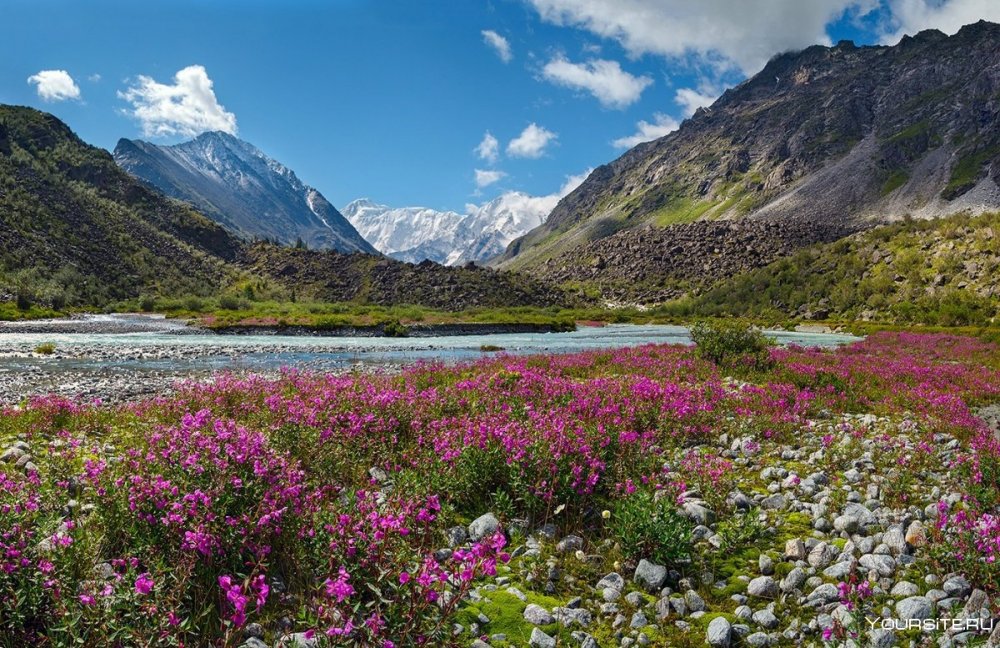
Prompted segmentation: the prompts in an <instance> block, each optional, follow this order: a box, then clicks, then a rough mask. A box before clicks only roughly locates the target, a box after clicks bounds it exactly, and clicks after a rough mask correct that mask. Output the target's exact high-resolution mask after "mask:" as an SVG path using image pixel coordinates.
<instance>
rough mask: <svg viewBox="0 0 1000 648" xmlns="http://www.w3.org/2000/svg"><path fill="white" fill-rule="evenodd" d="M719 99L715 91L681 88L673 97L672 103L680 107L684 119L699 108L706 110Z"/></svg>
mask: <svg viewBox="0 0 1000 648" xmlns="http://www.w3.org/2000/svg"><path fill="white" fill-rule="evenodd" d="M718 98H719V93H718V92H717V91H715V90H708V91H706V90H695V89H694V88H681V89H680V90H678V91H677V94H675V95H674V103H676V104H677V105H678V106H680V107H681V109H682V110H683V111H684V116H685V117H690V116H691V115H693V114H694V113H695V111H696V110H698V109H699V108H707V107H708V106H711V105H712V104H713V103H715V100H716V99H718Z"/></svg>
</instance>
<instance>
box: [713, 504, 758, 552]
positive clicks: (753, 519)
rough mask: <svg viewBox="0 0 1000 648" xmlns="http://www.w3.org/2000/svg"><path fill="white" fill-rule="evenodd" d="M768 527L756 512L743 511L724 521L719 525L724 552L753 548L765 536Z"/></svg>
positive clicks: (721, 547)
mask: <svg viewBox="0 0 1000 648" xmlns="http://www.w3.org/2000/svg"><path fill="white" fill-rule="evenodd" d="M765 530H766V527H765V526H764V523H763V522H761V521H760V517H759V513H758V512H757V511H756V510H753V509H751V510H749V511H743V512H742V513H737V514H736V515H734V516H732V517H730V518H727V519H725V520H722V521H721V522H719V525H718V532H719V537H720V538H722V545H721V546H720V547H719V548H720V549H721V550H722V551H739V550H740V549H745V548H747V547H751V546H753V545H754V543H755V542H756V541H757V540H758V539H760V538H761V536H763V535H764V531H765Z"/></svg>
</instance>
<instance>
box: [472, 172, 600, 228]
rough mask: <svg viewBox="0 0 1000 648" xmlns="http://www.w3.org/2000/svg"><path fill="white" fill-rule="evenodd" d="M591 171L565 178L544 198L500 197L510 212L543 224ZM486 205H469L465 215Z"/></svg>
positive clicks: (509, 193) (506, 194) (511, 194)
mask: <svg viewBox="0 0 1000 648" xmlns="http://www.w3.org/2000/svg"><path fill="white" fill-rule="evenodd" d="M591 171H593V169H587V170H586V171H584V172H583V173H580V174H578V175H571V176H566V180H565V182H563V184H562V186H561V187H559V189H558V190H557V191H556V192H555V193H551V194H547V195H545V196H531V195H528V194H526V193H523V192H520V191H506V192H504V193H503V194H501V196H502V198H503V202H504V204H505V205H506V206H507V207H508V208H509V209H510V210H511V211H514V212H517V213H521V214H531V215H534V216H535V217H536V218H538V220H539V222H544V220H545V219H546V218H547V217H548V215H549V213H550V212H551V211H552V210H553V209H555V207H556V205H557V204H558V203H559V201H560V200H562V199H563V198H564V197H565V196H567V195H569V194H570V193H571V192H572V191H573V190H574V189H576V188H577V187H579V186H580V185H581V184H582V183H583V181H584V180H586V179H587V176H589V175H590V173H591ZM488 204H489V203H483V204H482V205H476V204H474V203H469V204H467V205H466V206H465V211H466V213H467V214H470V215H474V214H477V213H479V212H480V211H481V210H482V209H483V208H484V207H486V205H488Z"/></svg>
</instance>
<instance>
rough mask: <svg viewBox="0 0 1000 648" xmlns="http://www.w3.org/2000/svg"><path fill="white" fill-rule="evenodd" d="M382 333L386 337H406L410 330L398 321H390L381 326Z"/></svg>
mask: <svg viewBox="0 0 1000 648" xmlns="http://www.w3.org/2000/svg"><path fill="white" fill-rule="evenodd" d="M382 332H383V333H385V336H386V337H406V336H407V335H409V334H410V330H409V329H408V328H406V327H405V326H403V325H402V324H400V323H399V320H392V321H389V322H386V323H385V324H383V325H382Z"/></svg>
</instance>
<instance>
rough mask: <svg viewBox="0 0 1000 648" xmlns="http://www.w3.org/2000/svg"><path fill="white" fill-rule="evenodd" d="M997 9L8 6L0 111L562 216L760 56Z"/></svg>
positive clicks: (993, 16) (420, 198)
mask: <svg viewBox="0 0 1000 648" xmlns="http://www.w3.org/2000/svg"><path fill="white" fill-rule="evenodd" d="M981 18H982V19H987V20H992V21H995V22H1000V1H997V0H699V1H698V2H692V1H691V0H280V1H279V0H172V1H168V0H142V1H140V0H117V1H112V0H88V1H87V2H80V1H79V0H64V1H57V0H3V1H2V3H0V25H4V26H6V28H5V29H4V37H3V38H2V39H0V103H7V104H19V105H28V106H33V107H35V108H39V109H41V110H45V111H48V112H51V113H53V114H55V115H56V116H57V117H59V118H60V119H62V120H64V121H65V122H67V123H68V124H69V125H70V127H71V128H73V130H74V131H76V133H77V134H78V135H79V136H80V137H81V138H83V139H84V140H85V141H87V142H89V143H91V144H94V145H96V146H100V147H103V148H106V149H109V150H110V149H113V148H114V146H115V143H116V142H117V141H118V139H119V138H122V137H125V138H130V139H136V138H139V139H146V140H150V141H153V142H156V143H160V144H172V143H176V142H180V141H184V140H186V139H190V138H191V137H193V136H195V135H196V134H197V133H200V132H203V131H205V130H223V131H227V132H230V133H233V134H236V135H237V136H239V137H241V138H242V139H245V140H247V141H249V142H251V143H253V144H255V145H256V146H258V147H259V148H260V149H262V150H263V151H264V152H265V153H267V154H268V155H270V156H272V157H274V158H275V159H277V160H278V161H280V162H282V163H283V164H285V165H286V166H288V167H290V168H291V169H293V170H294V171H295V172H296V173H297V174H298V175H299V177H300V178H301V179H302V180H303V181H304V182H306V183H307V184H310V185H312V186H314V187H316V188H317V189H319V190H320V191H321V192H322V193H323V194H324V195H325V196H326V197H327V198H328V199H329V200H330V201H331V202H333V204H334V205H337V206H340V207H342V206H344V205H345V204H346V203H347V202H349V201H351V200H353V199H355V198H360V197H367V198H370V199H372V200H374V201H376V202H380V203H385V204H388V205H390V206H394V207H402V206H414V205H420V206H426V207H431V208H435V209H452V210H456V211H459V212H462V211H465V210H467V209H468V207H467V206H468V205H470V204H480V203H482V202H485V201H487V200H490V199H492V198H495V197H497V196H498V195H500V194H502V193H504V192H508V191H523V192H526V193H528V194H530V195H533V196H539V197H543V196H548V197H551V196H552V195H558V194H561V193H564V192H565V191H567V188H571V187H572V186H574V183H577V182H579V181H580V180H581V179H582V177H583V174H585V172H587V171H588V170H590V169H592V168H594V167H596V166H598V165H600V164H604V163H607V162H610V161H611V160H613V159H615V158H617V157H618V156H619V155H621V154H622V153H623V152H624V151H625V150H627V148H628V147H630V146H634V145H635V144H637V143H639V142H641V141H645V140H649V139H654V138H656V137H660V136H663V135H665V134H667V133H669V132H670V131H671V130H673V129H676V128H677V127H678V125H679V124H680V123H681V122H682V121H683V120H684V119H685V118H686V117H688V116H690V115H691V114H692V113H693V112H694V111H695V110H696V109H697V108H698V107H699V106H704V105H708V104H710V103H711V101H713V100H714V99H715V98H716V97H717V96H718V95H719V94H721V93H722V92H723V91H724V90H725V89H726V88H728V87H731V86H733V85H735V84H737V83H739V82H740V81H742V80H743V79H745V78H747V77H748V76H750V75H753V74H754V73H755V72H757V71H759V70H760V69H761V67H763V65H764V64H765V63H766V62H767V60H768V59H769V58H770V57H772V56H774V55H775V54H778V53H781V52H784V51H788V50H794V49H801V48H803V47H806V46H809V45H811V44H816V43H820V44H828V45H829V44H833V43H836V42H837V41H838V40H841V39H851V40H854V41H855V42H856V43H858V44H859V45H860V44H893V43H895V42H897V41H898V40H899V38H900V37H901V36H902V35H903V34H907V33H909V34H913V33H916V32H918V31H920V30H922V29H927V28H936V29H940V30H942V31H944V32H946V33H949V34H950V33H954V32H955V31H957V30H958V28H959V27H961V26H962V25H963V24H967V23H970V22H975V21H976V20H979V19H981Z"/></svg>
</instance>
